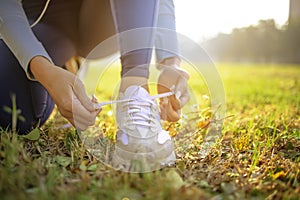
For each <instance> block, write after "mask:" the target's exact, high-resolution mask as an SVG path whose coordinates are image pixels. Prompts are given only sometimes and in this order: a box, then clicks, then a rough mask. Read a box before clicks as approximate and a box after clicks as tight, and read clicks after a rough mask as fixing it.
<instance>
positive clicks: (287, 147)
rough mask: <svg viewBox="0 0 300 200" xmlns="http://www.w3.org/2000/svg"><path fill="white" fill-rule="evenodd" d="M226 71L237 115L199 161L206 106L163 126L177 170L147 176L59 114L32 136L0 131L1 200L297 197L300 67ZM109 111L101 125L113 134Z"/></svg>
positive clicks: (227, 68) (224, 68) (231, 108)
mask: <svg viewBox="0 0 300 200" xmlns="http://www.w3.org/2000/svg"><path fill="white" fill-rule="evenodd" d="M219 70H220V72H221V75H222V78H223V80H224V84H225V89H226V93H227V110H228V111H227V116H231V117H228V118H226V119H225V124H224V127H223V136H222V140H221V141H220V142H219V143H218V144H217V146H215V147H214V148H213V149H212V150H211V152H210V154H209V155H208V156H207V157H205V158H203V157H201V155H199V152H200V151H199V150H200V146H201V141H202V136H203V134H204V133H205V130H206V127H207V125H206V124H207V122H208V118H209V116H210V115H211V113H210V112H209V110H210V109H209V108H207V104H203V105H200V107H199V108H200V110H197V111H196V112H195V113H193V114H191V116H193V117H188V118H186V120H187V121H186V123H183V122H184V121H183V122H182V123H175V124H174V123H173V124H165V125H164V126H165V127H166V129H169V130H170V131H171V132H172V133H173V134H174V140H175V142H176V152H177V157H178V159H177V162H176V166H174V167H170V168H165V169H162V170H160V171H156V172H152V173H145V174H128V173H122V172H119V171H115V170H113V169H111V168H109V167H107V166H105V165H104V164H102V163H100V162H99V161H97V160H96V159H95V158H94V157H92V156H91V155H90V154H89V153H88V152H87V151H86V149H85V148H84V147H83V145H82V143H81V141H80V140H79V138H78V136H77V134H76V132H75V130H74V129H73V128H67V129H62V128H60V127H61V126H62V125H64V124H65V123H66V121H65V120H64V119H63V118H62V117H60V115H59V114H58V113H57V111H56V112H54V113H53V116H52V117H51V119H50V120H49V121H48V122H47V123H46V125H44V126H43V128H42V130H40V131H39V132H37V130H36V129H35V131H34V132H32V133H31V134H29V136H19V135H17V134H16V133H15V132H11V131H9V130H0V177H1V178H0V197H1V199H123V200H125V199H298V198H299V194H300V185H299V182H300V173H299V170H300V153H299V152H300V118H299V116H300V96H299V91H300V82H299V80H298V79H299V75H300V68H299V67H293V66H263V65H256V66H252V65H248V66H245V65H240V66H232V65H229V64H228V65H222V66H220V67H219ZM245 77H246V78H245ZM191 81H192V82H191V83H190V84H191V85H194V83H193V81H196V80H191ZM195 85H197V84H195ZM197 96H198V97H199V98H203V99H202V101H201V102H205V99H208V98H209V97H208V96H207V95H203V94H200V93H197ZM108 112H109V111H108V110H104V111H103V113H102V114H103V115H102V118H101V119H102V121H104V122H103V123H107V126H106V127H107V129H106V130H107V131H108V132H110V131H111V130H113V128H112V126H113V122H112V121H110V118H109V116H110V115H109V113H108ZM100 121H101V120H100ZM101 126H103V125H101ZM104 132H105V130H104Z"/></svg>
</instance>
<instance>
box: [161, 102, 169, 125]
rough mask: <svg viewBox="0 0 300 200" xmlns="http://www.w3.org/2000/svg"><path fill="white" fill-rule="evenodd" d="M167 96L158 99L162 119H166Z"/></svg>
mask: <svg viewBox="0 0 300 200" xmlns="http://www.w3.org/2000/svg"><path fill="white" fill-rule="evenodd" d="M167 101H168V100H167V98H163V99H162V100H161V101H160V118H161V119H162V120H167V111H166V105H167V104H166V103H167Z"/></svg>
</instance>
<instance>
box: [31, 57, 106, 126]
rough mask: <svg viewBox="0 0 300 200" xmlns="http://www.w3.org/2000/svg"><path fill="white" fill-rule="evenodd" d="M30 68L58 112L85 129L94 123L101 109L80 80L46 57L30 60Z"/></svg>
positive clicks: (73, 123)
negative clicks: (96, 107)
mask: <svg viewBox="0 0 300 200" xmlns="http://www.w3.org/2000/svg"><path fill="white" fill-rule="evenodd" d="M30 70H31V72H32V74H33V76H34V77H35V79H36V80H37V81H39V82H40V83H41V84H42V85H43V86H44V87H45V88H46V90H47V91H48V92H49V94H50V95H51V97H52V98H53V100H54V102H55V104H56V105H57V108H58V110H59V112H60V113H61V114H62V116H64V117H65V118H66V119H67V120H68V121H69V122H70V123H72V125H73V126H74V127H76V128H78V129H80V130H85V129H86V128H87V127H88V126H92V125H93V124H94V123H95V119H96V116H97V115H98V114H99V112H100V111H101V110H99V109H98V110H97V109H95V108H94V103H93V102H95V99H93V100H92V99H90V98H89V97H88V95H87V93H86V90H85V87H84V85H83V83H82V82H81V80H80V79H79V78H78V77H77V76H75V75H74V74H72V73H71V72H68V71H67V70H64V69H62V68H60V67H57V66H55V65H53V64H51V63H50V62H49V61H48V60H47V59H46V58H44V57H41V56H37V57H34V58H33V59H32V60H31V62H30Z"/></svg>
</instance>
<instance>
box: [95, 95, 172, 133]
mask: <svg viewBox="0 0 300 200" xmlns="http://www.w3.org/2000/svg"><path fill="white" fill-rule="evenodd" d="M173 94H174V92H172V91H171V92H166V93H161V94H157V95H154V96H151V97H150V98H140V97H137V98H130V99H122V100H115V101H109V102H102V103H99V104H97V106H99V107H100V106H101V107H102V106H104V105H109V104H114V103H125V104H124V105H123V108H122V109H125V110H127V112H128V118H126V119H124V120H125V121H124V122H123V124H124V125H125V126H127V127H129V128H130V127H132V128H134V127H135V125H138V126H144V127H148V128H152V127H153V128H154V127H156V126H157V124H156V123H155V120H156V115H155V114H156V113H155V112H153V106H155V102H154V101H153V100H154V99H158V98H164V97H168V96H171V95H173ZM151 112H153V113H151Z"/></svg>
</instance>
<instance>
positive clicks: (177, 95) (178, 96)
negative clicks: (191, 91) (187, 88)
mask: <svg viewBox="0 0 300 200" xmlns="http://www.w3.org/2000/svg"><path fill="white" fill-rule="evenodd" d="M175 96H176V99H179V98H180V97H181V92H180V91H177V92H176V94H175Z"/></svg>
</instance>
